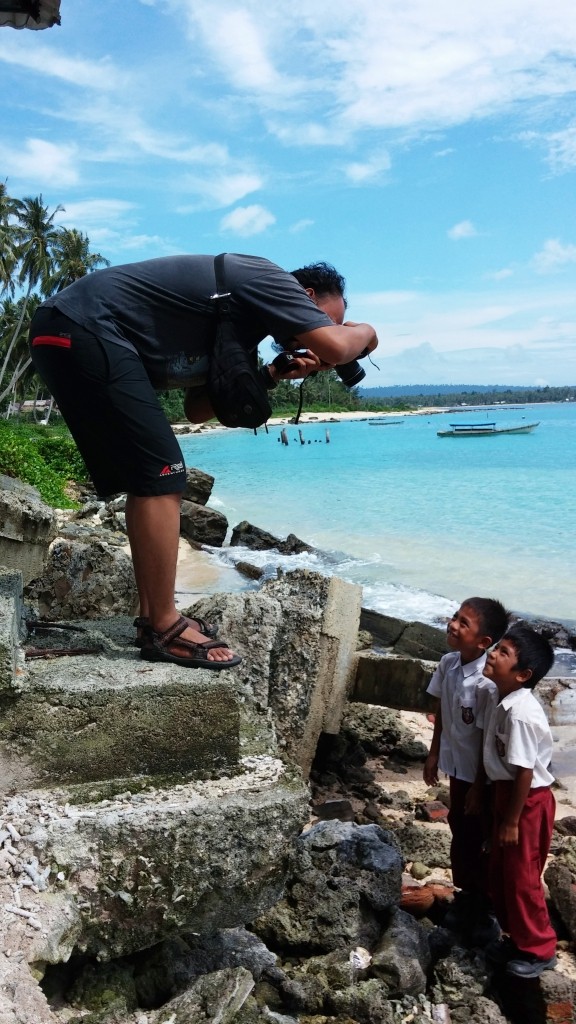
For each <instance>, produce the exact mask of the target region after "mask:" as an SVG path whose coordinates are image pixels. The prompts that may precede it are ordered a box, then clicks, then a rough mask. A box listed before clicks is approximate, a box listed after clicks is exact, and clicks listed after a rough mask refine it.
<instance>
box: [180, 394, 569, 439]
mask: <svg viewBox="0 0 576 1024" xmlns="http://www.w3.org/2000/svg"><path fill="white" fill-rule="evenodd" d="M541 405H564V402H530V408H532V407H534V408H538V407H539V406H541ZM509 408H512V407H511V406H504V405H503V406H497V407H490V411H498V412H502V413H505V412H506V411H507V409H509ZM481 411H482V412H484V411H488V407H487V406H473V407H472V406H466V405H462V406H458V407H456V406H453V405H429V406H422V407H421V408H419V409H399V410H398V411H397V412H394V411H391V410H389V409H387V410H386V411H385V412H383V411H380V412H370V411H367V410H365V409H355V410H354V411H351V412H332V411H331V410H324V411H323V412H302V413H301V414H300V419H299V421H298V424H295V423H294V422H293V420H294V417H293V416H288V415H284V416H271V417H270V419H269V420H267V426H269V427H283V426H300V424H304V423H341V422H343V423H345V422H349V421H352V422H354V421H356V422H357V423H362V422H366V421H367V420H376V419H394V420H397V419H401V418H404V417H407V416H439V415H441V414H442V413H447V412H454V413H456V412H463V413H465V412H481ZM172 429H173V430H174V433H175V434H180V435H181V434H203V433H207V432H208V431H210V430H228V429H230V428H229V427H224V426H223V425H222V424H221V423H216V422H213V421H209V422H208V423H189V422H188V420H183V421H182V422H180V423H173V424H172ZM258 429H259V430H262V429H263V426H262V427H259V428H258Z"/></svg>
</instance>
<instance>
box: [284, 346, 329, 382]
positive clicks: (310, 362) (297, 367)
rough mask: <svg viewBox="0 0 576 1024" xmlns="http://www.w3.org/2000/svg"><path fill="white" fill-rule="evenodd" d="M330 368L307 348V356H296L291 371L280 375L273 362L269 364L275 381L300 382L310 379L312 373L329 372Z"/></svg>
mask: <svg viewBox="0 0 576 1024" xmlns="http://www.w3.org/2000/svg"><path fill="white" fill-rule="evenodd" d="M330 368H331V367H330V365H329V364H328V363H323V362H322V360H321V359H319V358H318V356H317V355H315V354H314V352H311V351H310V349H309V348H307V349H306V355H299V356H295V358H294V359H293V360H292V362H291V364H290V369H289V370H285V372H284V373H280V372H279V370H278V367H277V366H275V365H274V363H273V362H272V363H269V364H268V373H269V374H270V376H271V377H272V380H274V381H279V380H300V379H301V378H305V377H308V376H309V375H310V374H311V373H317V372H318V370H329V369H330Z"/></svg>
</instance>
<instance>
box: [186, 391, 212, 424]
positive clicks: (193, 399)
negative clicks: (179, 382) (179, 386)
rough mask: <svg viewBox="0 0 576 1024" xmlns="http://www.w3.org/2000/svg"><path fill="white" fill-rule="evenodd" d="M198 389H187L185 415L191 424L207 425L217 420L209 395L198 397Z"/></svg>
mask: <svg viewBox="0 0 576 1024" xmlns="http://www.w3.org/2000/svg"><path fill="white" fill-rule="evenodd" d="M197 390H198V388H186V390H185V392H184V415H185V416H186V419H187V420H190V423H206V421H207V420H213V419H215V418H216V413H215V412H214V409H213V408H212V406H211V405H210V399H209V398H208V396H207V395H197V394H195V392H196V391H197Z"/></svg>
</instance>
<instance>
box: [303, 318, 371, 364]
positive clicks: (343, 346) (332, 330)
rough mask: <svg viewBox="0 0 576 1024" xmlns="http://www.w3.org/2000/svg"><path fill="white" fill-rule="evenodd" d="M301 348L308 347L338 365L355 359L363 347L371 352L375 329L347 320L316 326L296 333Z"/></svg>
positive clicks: (325, 359)
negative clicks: (302, 332) (327, 325)
mask: <svg viewBox="0 0 576 1024" xmlns="http://www.w3.org/2000/svg"><path fill="white" fill-rule="evenodd" d="M295 337H296V339H297V340H298V343H299V344H301V345H302V348H309V349H310V350H311V351H312V352H315V353H316V355H317V356H319V357H320V359H321V360H322V362H324V363H329V364H330V366H339V365H340V364H341V363H349V362H350V361H351V360H352V359H357V358H358V356H360V355H361V354H362V353H363V352H364V350H365V349H368V352H373V351H374V349H375V348H376V346H377V345H378V338H377V336H376V331H375V330H374V328H373V327H372V326H371V325H370V324H356V323H353V322H352V321H351V320H348V321H347V322H346V323H344V324H330V326H329V327H316V328H315V329H314V330H313V331H306V333H305V334H296V335H295Z"/></svg>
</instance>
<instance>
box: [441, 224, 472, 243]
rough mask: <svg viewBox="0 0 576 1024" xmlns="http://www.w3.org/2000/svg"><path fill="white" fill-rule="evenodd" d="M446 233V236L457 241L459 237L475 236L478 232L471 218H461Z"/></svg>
mask: <svg viewBox="0 0 576 1024" xmlns="http://www.w3.org/2000/svg"><path fill="white" fill-rule="evenodd" d="M446 234H447V235H448V238H452V239H453V240H454V241H455V242H458V241H460V239H461V238H475V237H476V235H477V234H478V232H477V230H476V228H475V227H474V225H473V223H472V221H471V220H461V221H460V222H459V223H458V224H455V225H454V227H452V228H450V229H449V230H448V231H447V232H446Z"/></svg>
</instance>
